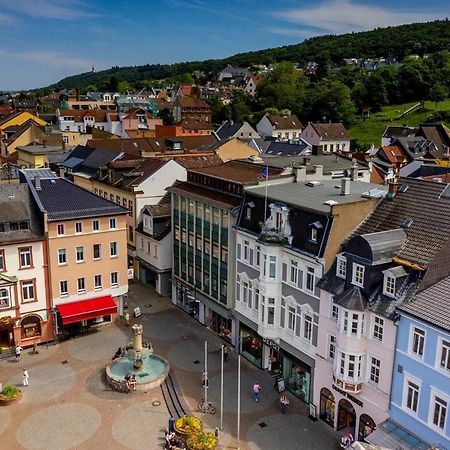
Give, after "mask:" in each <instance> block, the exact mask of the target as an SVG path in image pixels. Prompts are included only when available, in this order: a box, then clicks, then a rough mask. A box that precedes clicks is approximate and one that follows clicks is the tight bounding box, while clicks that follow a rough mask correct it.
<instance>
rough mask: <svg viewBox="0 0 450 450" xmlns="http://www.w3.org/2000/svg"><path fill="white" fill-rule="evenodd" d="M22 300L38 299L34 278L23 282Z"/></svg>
mask: <svg viewBox="0 0 450 450" xmlns="http://www.w3.org/2000/svg"><path fill="white" fill-rule="evenodd" d="M21 287H22V302H23V303H26V302H33V301H35V300H36V287H35V282H34V281H33V280H26V281H23V282H22V286H21ZM30 294H31V295H30Z"/></svg>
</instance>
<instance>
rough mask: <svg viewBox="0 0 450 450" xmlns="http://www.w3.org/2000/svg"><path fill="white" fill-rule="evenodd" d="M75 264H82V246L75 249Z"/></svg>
mask: <svg viewBox="0 0 450 450" xmlns="http://www.w3.org/2000/svg"><path fill="white" fill-rule="evenodd" d="M79 249H81V256H82V258H81V259H79V258H78V251H79ZM75 262H76V263H77V264H79V263H84V246H82V245H79V246H77V247H75Z"/></svg>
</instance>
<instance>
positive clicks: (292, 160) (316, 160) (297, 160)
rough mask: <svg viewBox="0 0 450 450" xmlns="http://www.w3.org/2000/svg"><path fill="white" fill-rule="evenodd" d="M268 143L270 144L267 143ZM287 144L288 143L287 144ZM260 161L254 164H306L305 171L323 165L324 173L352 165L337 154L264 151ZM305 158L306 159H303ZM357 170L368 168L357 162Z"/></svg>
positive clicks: (348, 167)
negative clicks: (287, 153)
mask: <svg viewBox="0 0 450 450" xmlns="http://www.w3.org/2000/svg"><path fill="white" fill-rule="evenodd" d="M269 145H270V144H269ZM288 145H289V144H288ZM260 157H261V158H262V161H255V164H264V165H269V166H272V167H291V166H293V167H299V166H302V165H305V162H306V163H307V165H306V170H307V172H308V173H309V172H313V171H314V166H315V165H321V166H323V171H324V173H329V172H340V171H342V172H343V171H345V170H349V169H350V168H351V167H352V159H351V158H345V157H343V156H338V155H308V156H276V157H274V156H268V155H267V154H266V153H263V154H262V155H260ZM305 158H306V160H305ZM357 165H358V169H359V170H369V168H368V167H367V166H365V165H362V164H360V163H357Z"/></svg>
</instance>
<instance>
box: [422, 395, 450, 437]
mask: <svg viewBox="0 0 450 450" xmlns="http://www.w3.org/2000/svg"><path fill="white" fill-rule="evenodd" d="M436 397H439V399H440V400H442V401H444V402H445V403H446V406H445V420H444V427H443V428H441V427H439V426H438V425H436V424H435V423H434V422H433V420H434V410H435V405H436ZM449 409H450V397H449V396H448V395H447V394H445V393H444V392H441V391H439V390H438V389H436V388H435V387H433V386H430V401H429V405H428V420H427V422H428V426H429V427H430V428H431V429H432V430H434V431H435V432H436V433H439V434H441V435H443V436H446V430H447V423H448V415H449Z"/></svg>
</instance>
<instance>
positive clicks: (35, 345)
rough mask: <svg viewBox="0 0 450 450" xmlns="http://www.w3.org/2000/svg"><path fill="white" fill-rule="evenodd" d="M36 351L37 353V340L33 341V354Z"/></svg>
mask: <svg viewBox="0 0 450 450" xmlns="http://www.w3.org/2000/svg"><path fill="white" fill-rule="evenodd" d="M37 353H38V351H37V342H36V341H34V342H33V355H36V354H37Z"/></svg>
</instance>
